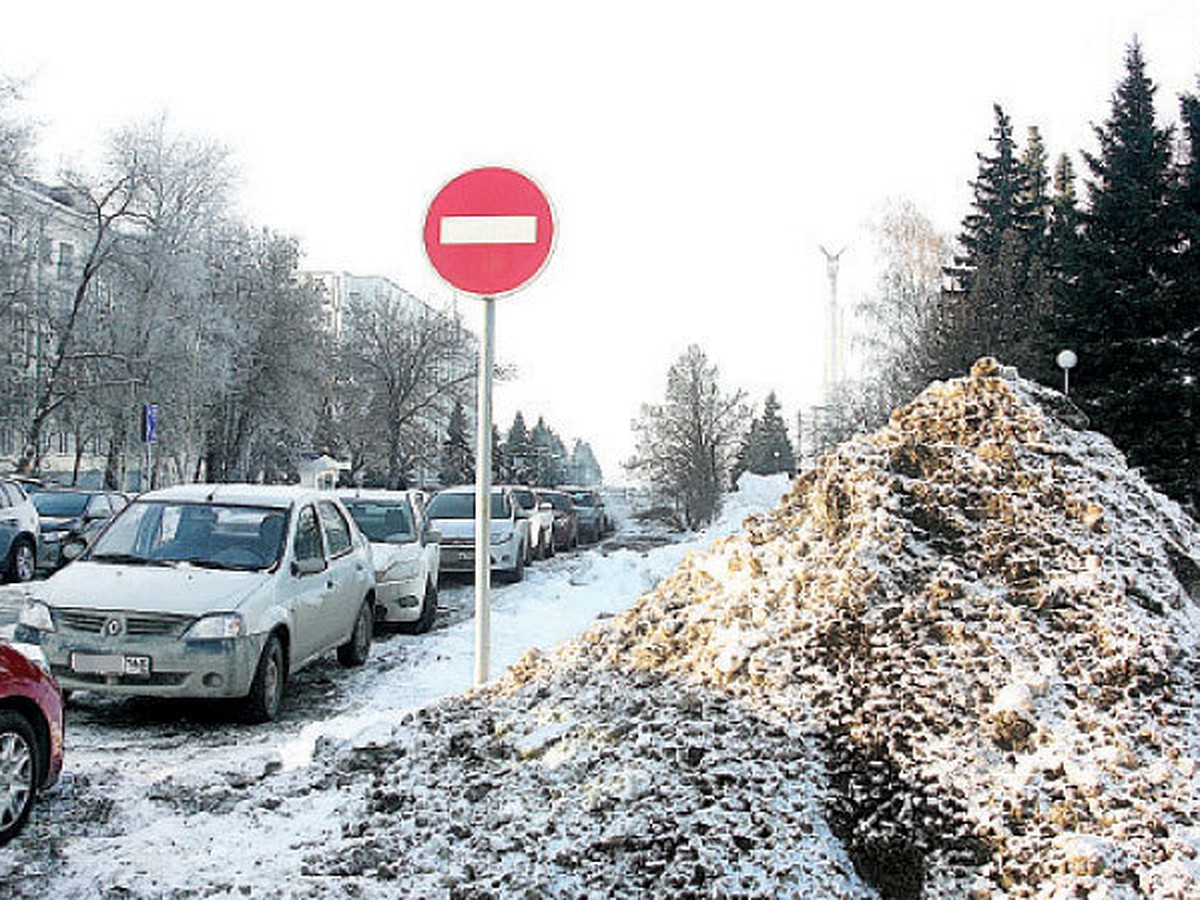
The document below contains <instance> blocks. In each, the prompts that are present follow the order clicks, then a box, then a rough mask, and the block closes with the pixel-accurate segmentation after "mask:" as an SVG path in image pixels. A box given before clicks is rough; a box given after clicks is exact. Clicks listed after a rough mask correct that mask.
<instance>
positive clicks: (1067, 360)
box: [1055, 350, 1079, 397]
mask: <svg viewBox="0 0 1200 900" xmlns="http://www.w3.org/2000/svg"><path fill="white" fill-rule="evenodd" d="M1055 361H1056V362H1057V363H1058V367H1059V368H1060V369H1062V370H1063V395H1064V396H1067V397H1069V396H1071V370H1072V369H1073V368H1075V364H1076V363H1077V362H1079V357H1077V356H1076V355H1075V351H1074V350H1063V351H1062V352H1061V353H1059V354H1058V357H1057V359H1056V360H1055Z"/></svg>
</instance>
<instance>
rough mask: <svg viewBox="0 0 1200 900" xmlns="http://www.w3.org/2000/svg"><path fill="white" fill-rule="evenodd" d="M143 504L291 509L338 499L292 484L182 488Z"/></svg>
mask: <svg viewBox="0 0 1200 900" xmlns="http://www.w3.org/2000/svg"><path fill="white" fill-rule="evenodd" d="M137 499H138V500H139V501H141V500H174V501H178V502H181V503H234V504H243V505H246V506H271V507H279V508H280V509H288V508H290V507H292V506H295V505H298V504H300V503H304V502H306V501H309V500H331V499H336V497H335V495H334V494H333V493H332V492H331V491H321V490H317V489H316V488H310V487H301V486H300V485H289V484H181V485H177V486H175V487H169V488H160V489H158V490H156V491H149V492H148V493H145V494H141V495H140V496H139V497H138V498H137Z"/></svg>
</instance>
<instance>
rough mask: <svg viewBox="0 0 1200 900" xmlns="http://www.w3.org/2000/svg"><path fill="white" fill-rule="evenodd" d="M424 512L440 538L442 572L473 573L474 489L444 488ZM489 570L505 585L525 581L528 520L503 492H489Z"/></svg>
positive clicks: (510, 496)
mask: <svg viewBox="0 0 1200 900" xmlns="http://www.w3.org/2000/svg"><path fill="white" fill-rule="evenodd" d="M425 511H426V512H427V513H428V515H429V521H430V522H431V523H432V525H433V527H434V528H436V529H437V530H438V532H439V533H440V534H441V536H442V542H441V550H442V562H441V571H443V572H474V571H475V488H474V487H473V486H470V485H462V486H460V487H452V488H446V489H445V490H444V491H439V492H438V493H437V494H435V495H434V497H433V499H432V500H430V501H429V505H428V506H427V507H426V509H425ZM491 513H492V533H491V538H492V546H491V552H490V555H491V569H492V571H493V572H498V573H500V574H502V575H504V576H505V577H506V578H507V579H508V580H509V581H520V580H521V579H522V578H524V577H525V560H526V559H527V558H528V555H529V519H528V518H527V517H526V516H525V514H524V511H523V510H522V509H521V504H519V503H517V501H516V500H515V499H514V498H513V495H512V491H510V490H508V489H507V488H493V489H492V509H491Z"/></svg>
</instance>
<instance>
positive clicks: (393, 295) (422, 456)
mask: <svg viewBox="0 0 1200 900" xmlns="http://www.w3.org/2000/svg"><path fill="white" fill-rule="evenodd" d="M301 277H302V278H307V279H309V280H310V281H311V282H312V283H315V284H317V285H319V286H320V287H321V290H322V294H323V296H324V304H323V310H322V315H323V320H324V325H325V328H326V330H327V331H328V333H329V334H331V335H333V337H334V340H335V341H339V342H340V341H341V340H342V339H343V335H344V329H345V326H346V320H347V317H348V315H350V311H351V309H352V308H353V307H355V306H357V305H361V304H364V303H367V304H370V305H371V306H373V307H374V308H377V309H391V310H395V311H397V312H400V313H409V314H412V315H413V318H414V320H416V319H418V318H422V317H424V316H429V315H432V316H434V317H435V318H436V319H437V320H440V322H441V323H442V324H444V326H445V327H446V328H453V329H455V331H456V334H458V335H460V336H461V337H462V339H463V341H464V342H465V344H466V346H467V347H468V352H467V353H466V354H456V355H452V356H447V357H446V358H444V359H442V360H440V361H439V370H438V372H437V378H438V381H439V382H441V383H443V384H444V383H449V382H451V381H456V380H463V381H464V382H465V384H466V385H467V390H466V391H465V393H466V395H467V400H466V402H464V404H463V408H464V412H465V413H466V415H467V419H468V427H469V428H471V429H473V428H474V420H475V417H474V413H475V399H474V398H475V381H474V378H473V377H472V376H473V375H474V373H475V367H476V362H475V359H476V357H477V355H478V352H477V351H478V346H477V344H478V342H477V340H476V338H475V336H474V335H473V334H471V333H470V332H468V331H466V330H465V329H463V326H462V323H461V322H460V321H459V319H458V317H457V315H456V314H455V313H454V312H452V311H451V312H443V311H440V310H436V309H434V308H433V307H431V306H430V305H429V304H427V303H425V302H424V301H423V300H421V299H420V298H419V297H416V296H415V295H413V294H411V293H409V292H408V291H406V290H404V289H403V288H402V287H400V286H399V285H397V284H396V283H395V282H393V281H392V280H391V279H389V278H385V277H383V276H379V275H353V274H351V273H349V272H333V271H310V272H302V273H301ZM449 414H450V411H449V409H448V408H447V409H445V410H442V409H431V421H429V422H428V423H427V425H428V426H429V431H430V433H431V437H430V439H429V441H428V442H427V443H428V446H426V447H425V448H424V449H423V451H421V452H419V453H417V454H416V457H417V458H416V462H415V465H414V468H413V471H412V472H411V473H410V474H411V476H412V479H413V481H414V483H415V484H418V485H422V486H427V485H434V484H436V483H437V468H438V455H439V450H440V443H439V441H440V440H441V439H442V438H444V436H445V431H446V426H447V425H448V421H449Z"/></svg>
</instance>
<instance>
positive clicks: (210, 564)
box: [186, 559, 262, 572]
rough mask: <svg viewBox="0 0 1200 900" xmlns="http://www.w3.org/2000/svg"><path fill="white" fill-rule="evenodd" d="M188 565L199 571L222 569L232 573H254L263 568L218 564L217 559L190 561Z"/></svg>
mask: <svg viewBox="0 0 1200 900" xmlns="http://www.w3.org/2000/svg"><path fill="white" fill-rule="evenodd" d="M186 562H187V563H188V565H191V566H195V567H196V568H197V569H222V570H228V571H231V572H253V571H256V570H257V569H260V568H262V567H261V566H255V565H250V564H247V563H242V564H240V565H235V564H232V563H223V562H217V560H215V559H189V560H186Z"/></svg>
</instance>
